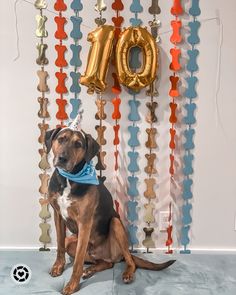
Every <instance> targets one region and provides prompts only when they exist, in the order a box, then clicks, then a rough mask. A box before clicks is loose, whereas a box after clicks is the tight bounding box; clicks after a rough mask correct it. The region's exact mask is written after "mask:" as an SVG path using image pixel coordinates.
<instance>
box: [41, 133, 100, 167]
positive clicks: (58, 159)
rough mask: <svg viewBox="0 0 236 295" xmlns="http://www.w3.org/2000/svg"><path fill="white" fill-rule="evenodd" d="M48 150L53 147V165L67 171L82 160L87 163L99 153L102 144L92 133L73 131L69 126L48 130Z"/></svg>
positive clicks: (46, 138)
mask: <svg viewBox="0 0 236 295" xmlns="http://www.w3.org/2000/svg"><path fill="white" fill-rule="evenodd" d="M45 144H46V147H47V152H48V153H49V152H50V150H51V149H52V151H53V154H54V159H53V165H54V166H55V167H58V168H61V169H63V170H65V171H67V172H72V171H73V169H74V167H75V166H76V165H77V164H79V163H80V162H81V161H83V160H85V161H86V162H87V163H88V162H90V161H91V159H92V158H93V157H94V156H95V155H97V153H98V152H99V149H100V146H99V144H98V143H97V141H96V140H95V139H94V138H92V136H91V135H90V134H86V133H85V132H83V131H73V130H70V129H69V128H64V129H62V128H56V129H53V130H51V131H47V132H46V137H45Z"/></svg>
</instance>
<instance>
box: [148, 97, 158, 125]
mask: <svg viewBox="0 0 236 295" xmlns="http://www.w3.org/2000/svg"><path fill="white" fill-rule="evenodd" d="M146 106H147V108H148V114H147V116H146V121H147V122H148V123H150V124H151V123H155V122H157V116H156V114H155V111H156V108H157V106H158V103H157V102H155V101H154V102H147V103H146Z"/></svg>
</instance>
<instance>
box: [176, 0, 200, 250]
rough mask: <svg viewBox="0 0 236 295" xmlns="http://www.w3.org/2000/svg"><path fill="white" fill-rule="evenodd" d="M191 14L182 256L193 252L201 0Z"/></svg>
mask: <svg viewBox="0 0 236 295" xmlns="http://www.w3.org/2000/svg"><path fill="white" fill-rule="evenodd" d="M189 14H190V15H191V16H192V19H193V21H191V22H189V28H190V35H189V37H188V38H187V40H188V43H189V45H190V48H191V50H188V51H187V54H188V57H189V58H188V63H187V70H188V71H189V73H190V76H189V77H187V78H186V82H187V89H186V91H185V97H186V99H187V100H189V102H187V103H186V104H185V106H184V108H185V110H186V115H185V117H184V119H183V122H184V123H185V124H186V130H185V131H184V137H185V143H184V149H185V155H184V159H183V160H184V164H183V174H184V176H185V178H184V181H183V194H182V197H183V200H184V204H183V207H182V230H181V244H182V246H183V250H181V251H180V253H182V254H189V253H190V252H191V251H190V250H189V249H188V248H187V247H188V244H189V242H190V239H189V231H190V224H191V223H192V218H191V214H190V212H191V210H192V204H191V203H190V200H191V199H192V198H193V194H192V185H193V180H192V179H191V175H192V174H193V160H194V156H193V154H192V150H193V149H194V142H193V137H194V134H195V130H194V128H193V126H192V125H193V124H195V123H196V117H195V113H194V112H195V110H196V104H195V103H193V99H195V98H196V97H197V92H196V90H195V86H196V83H197V81H198V79H197V77H195V76H194V73H195V72H196V71H197V70H198V64H197V56H198V54H199V51H198V50H197V49H196V48H195V45H196V44H198V43H199V42H200V38H199V36H198V29H199V27H200V23H199V22H198V21H197V20H196V17H197V16H199V15H200V14H201V10H200V7H199V0H192V2H191V7H190V9H189Z"/></svg>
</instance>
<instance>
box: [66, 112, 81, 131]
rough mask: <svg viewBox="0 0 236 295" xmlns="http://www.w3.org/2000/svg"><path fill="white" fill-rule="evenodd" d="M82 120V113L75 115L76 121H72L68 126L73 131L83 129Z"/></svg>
mask: <svg viewBox="0 0 236 295" xmlns="http://www.w3.org/2000/svg"><path fill="white" fill-rule="evenodd" d="M81 120H82V113H81V112H80V113H78V115H77V116H76V117H75V119H74V121H72V122H71V124H70V126H69V127H68V128H69V129H71V130H72V131H81V125H80V123H81Z"/></svg>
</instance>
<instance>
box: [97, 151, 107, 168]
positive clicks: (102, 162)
mask: <svg viewBox="0 0 236 295" xmlns="http://www.w3.org/2000/svg"><path fill="white" fill-rule="evenodd" d="M105 156H106V152H105V151H102V152H99V153H98V154H97V158H98V162H97V164H96V166H95V168H96V170H106V168H107V165H106V164H105V160H104V159H105Z"/></svg>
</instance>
